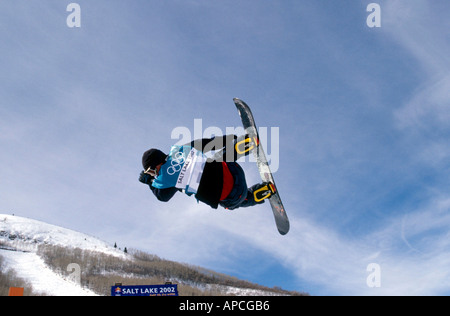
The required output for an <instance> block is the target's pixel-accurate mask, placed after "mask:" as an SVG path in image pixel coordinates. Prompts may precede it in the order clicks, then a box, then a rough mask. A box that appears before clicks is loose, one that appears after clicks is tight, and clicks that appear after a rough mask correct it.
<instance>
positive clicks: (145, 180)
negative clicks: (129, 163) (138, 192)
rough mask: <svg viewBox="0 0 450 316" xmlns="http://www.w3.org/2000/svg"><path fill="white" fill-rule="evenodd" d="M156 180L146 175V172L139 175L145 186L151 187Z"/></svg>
mask: <svg viewBox="0 0 450 316" xmlns="http://www.w3.org/2000/svg"><path fill="white" fill-rule="evenodd" d="M154 179H155V178H154V177H152V176H151V175H149V174H147V173H145V172H144V171H142V172H141V174H140V175H139V181H140V182H142V183H144V184H148V185H150V184H152V182H153V180H154Z"/></svg>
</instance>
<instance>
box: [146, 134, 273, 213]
mask: <svg viewBox="0 0 450 316" xmlns="http://www.w3.org/2000/svg"><path fill="white" fill-rule="evenodd" d="M258 145H259V144H258V143H257V142H255V141H253V140H252V139H251V138H249V137H248V136H247V135H244V136H241V137H237V136H236V135H227V136H220V137H213V138H204V139H199V140H195V141H192V142H191V143H189V144H185V145H182V146H179V145H175V146H172V148H171V149H170V153H169V154H168V155H167V154H165V153H163V152H162V151H160V150H158V149H154V148H153V149H150V150H148V151H146V152H145V153H144V155H143V157H142V165H143V167H144V170H143V171H142V172H141V174H140V176H139V181H140V182H142V183H144V184H146V185H148V186H149V187H150V189H151V190H152V192H153V194H154V195H155V196H156V197H157V199H158V200H160V201H162V202H168V201H169V200H170V199H171V198H172V197H173V196H174V195H175V193H177V192H179V191H182V192H184V193H186V194H187V195H189V196H191V195H195V197H196V199H197V200H198V201H201V202H203V203H206V204H208V205H209V206H211V207H212V208H214V209H217V208H218V206H219V205H220V206H222V207H224V208H226V209H229V210H234V209H237V208H239V207H250V206H254V205H256V204H262V203H264V201H265V200H266V199H267V198H269V197H270V196H271V195H272V194H273V193H275V188H274V187H273V185H272V184H270V183H262V184H256V185H254V186H252V187H250V188H247V182H246V179H245V174H244V171H243V170H242V168H241V166H240V165H239V164H238V163H237V162H236V160H238V159H239V158H240V157H242V156H246V155H248V154H249V152H251V151H252V150H253V149H254V148H255V147H257V146H258ZM211 150H215V151H216V152H217V153H216V154H215V155H214V157H213V158H207V157H206V155H205V153H207V152H210V151H211Z"/></svg>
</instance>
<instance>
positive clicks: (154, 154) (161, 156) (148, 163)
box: [142, 148, 167, 170]
mask: <svg viewBox="0 0 450 316" xmlns="http://www.w3.org/2000/svg"><path fill="white" fill-rule="evenodd" d="M166 159H167V155H166V154H165V153H163V152H162V151H161V150H159V149H154V148H152V149H149V150H147V151H146V152H145V153H144V155H143V156H142V166H143V167H144V170H147V169H148V168H152V169H155V168H156V166H158V165H159V164H161V163H164V162H166Z"/></svg>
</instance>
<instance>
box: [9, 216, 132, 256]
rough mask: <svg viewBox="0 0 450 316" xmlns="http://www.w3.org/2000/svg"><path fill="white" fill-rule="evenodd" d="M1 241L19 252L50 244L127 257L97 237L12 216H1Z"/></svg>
mask: <svg viewBox="0 0 450 316" xmlns="http://www.w3.org/2000/svg"><path fill="white" fill-rule="evenodd" d="M0 241H1V242H2V243H4V244H7V245H8V246H11V247H13V248H16V249H18V250H25V251H33V250H34V248H36V246H37V245H39V244H50V245H60V246H64V247H67V246H69V247H73V248H81V249H84V250H92V251H98V252H103V253H105V254H109V255H114V256H118V257H125V254H124V253H123V252H122V251H119V250H117V249H115V248H114V247H112V246H110V245H108V244H107V243H106V242H104V241H101V240H99V239H97V238H95V237H92V236H89V235H86V234H82V233H78V232H75V231H73V230H70V229H66V228H62V227H59V226H55V225H51V224H47V223H44V222H40V221H37V220H33V219H28V218H24V217H19V216H12V215H4V214H0Z"/></svg>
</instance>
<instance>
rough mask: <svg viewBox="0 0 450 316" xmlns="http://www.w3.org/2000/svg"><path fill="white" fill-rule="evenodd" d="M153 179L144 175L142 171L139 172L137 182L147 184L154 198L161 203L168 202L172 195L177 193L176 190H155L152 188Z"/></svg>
mask: <svg viewBox="0 0 450 316" xmlns="http://www.w3.org/2000/svg"><path fill="white" fill-rule="evenodd" d="M154 179H155V178H154V177H152V176H150V175H148V174H146V173H144V171H142V172H141V174H140V176H139V181H140V182H142V183H144V184H147V185H148V186H149V187H150V190H152V192H153V194H154V195H155V196H156V198H157V199H158V200H159V201H161V202H168V201H169V200H170V199H171V198H172V197H173V196H174V195H175V193H177V191H179V190H178V189H177V188H175V187H173V188H167V189H157V188H154V187H153V186H152V182H153V180H154Z"/></svg>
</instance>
